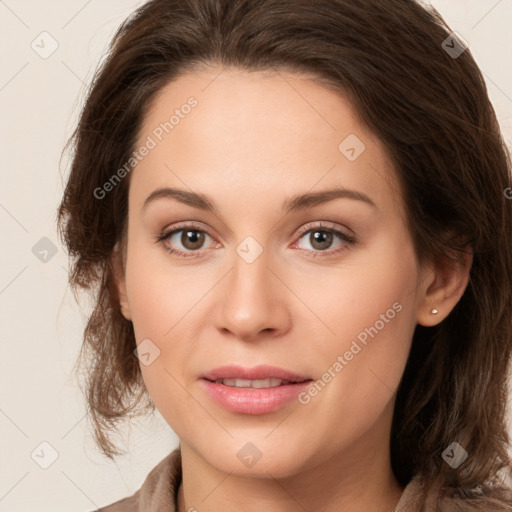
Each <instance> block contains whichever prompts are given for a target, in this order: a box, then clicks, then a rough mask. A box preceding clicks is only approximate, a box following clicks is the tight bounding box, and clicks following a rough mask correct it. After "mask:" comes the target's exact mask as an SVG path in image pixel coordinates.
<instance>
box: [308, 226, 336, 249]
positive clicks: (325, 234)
mask: <svg viewBox="0 0 512 512" xmlns="http://www.w3.org/2000/svg"><path fill="white" fill-rule="evenodd" d="M332 240H333V236H332V233H331V232H329V231H322V230H319V229H316V230H314V231H311V232H310V234H309V242H310V244H311V247H313V249H316V250H318V251H324V250H325V249H329V247H330V246H331V244H332Z"/></svg>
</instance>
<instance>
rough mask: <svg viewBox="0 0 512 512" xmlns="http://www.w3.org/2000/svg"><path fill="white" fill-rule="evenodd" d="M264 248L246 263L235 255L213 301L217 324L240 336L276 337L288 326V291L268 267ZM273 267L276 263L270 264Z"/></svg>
mask: <svg viewBox="0 0 512 512" xmlns="http://www.w3.org/2000/svg"><path fill="white" fill-rule="evenodd" d="M269 263H270V262H269V258H267V253H266V252H265V251H264V252H263V253H262V254H261V255H260V256H259V257H258V258H257V259H256V260H255V261H253V262H252V263H247V262H246V261H244V259H243V258H241V257H239V256H238V255H235V258H234V263H233V268H232V270H231V272H229V273H228V275H227V276H226V278H225V279H224V280H223V281H224V285H223V287H221V288H220V290H219V291H220V300H219V301H218V305H217V317H216V318H217V328H218V329H220V330H221V331H224V334H225V333H227V332H229V333H231V334H232V335H233V336H236V337H237V338H240V339H243V340H247V341H249V340H251V341H255V340H257V339H263V338H269V337H276V336H278V335H280V334H283V333H284V332H286V331H287V330H288V329H290V324H291V315H290V308H289V307H288V306H289V305H288V301H289V300H290V295H292V294H291V293H290V291H289V290H288V289H287V288H286V286H285V285H284V284H283V281H284V282H285V281H286V279H285V276H283V275H279V274H280V272H279V271H278V270H277V271H276V270H274V269H272V268H270V266H269ZM273 266H274V267H276V265H273Z"/></svg>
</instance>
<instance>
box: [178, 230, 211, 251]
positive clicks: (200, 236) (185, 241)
mask: <svg viewBox="0 0 512 512" xmlns="http://www.w3.org/2000/svg"><path fill="white" fill-rule="evenodd" d="M181 231H182V235H181V238H180V242H181V244H182V245H183V247H185V249H188V250H191V251H193V250H194V249H200V248H201V247H202V245H203V243H204V240H205V236H204V233H203V232H202V231H198V230H197V229H194V230H185V229H182V230H181ZM178 233H179V231H178Z"/></svg>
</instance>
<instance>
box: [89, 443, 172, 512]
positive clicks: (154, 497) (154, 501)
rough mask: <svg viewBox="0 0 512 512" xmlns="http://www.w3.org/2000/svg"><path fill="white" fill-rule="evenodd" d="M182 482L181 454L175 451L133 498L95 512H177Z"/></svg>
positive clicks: (147, 478) (130, 497)
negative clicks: (176, 506) (176, 504)
mask: <svg viewBox="0 0 512 512" xmlns="http://www.w3.org/2000/svg"><path fill="white" fill-rule="evenodd" d="M180 482H181V452H180V449H179V448H176V449H175V450H173V451H172V452H171V453H170V454H169V455H167V456H166V457H165V458H164V459H162V460H161V461H160V462H159V463H158V464H157V465H156V466H155V467H154V468H153V469H152V470H151V471H150V473H149V474H148V475H147V477H146V479H145V480H144V482H143V484H142V485H141V487H140V489H138V490H137V492H135V493H134V494H133V495H132V496H129V497H127V498H123V499H121V500H119V501H116V502H115V503H111V504H110V505H107V506H105V507H102V508H99V509H96V510H94V512H147V511H148V510H151V511H152V512H160V511H162V512H164V511H165V512H175V499H176V493H177V490H178V487H179V485H180Z"/></svg>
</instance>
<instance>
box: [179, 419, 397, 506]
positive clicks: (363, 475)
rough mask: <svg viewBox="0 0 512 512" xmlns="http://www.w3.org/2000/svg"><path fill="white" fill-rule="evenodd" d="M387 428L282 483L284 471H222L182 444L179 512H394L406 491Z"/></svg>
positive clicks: (309, 465) (305, 466) (308, 464)
mask: <svg viewBox="0 0 512 512" xmlns="http://www.w3.org/2000/svg"><path fill="white" fill-rule="evenodd" d="M382 425H383V423H382V422H377V423H376V424H375V425H374V428H373V429H371V431H367V432H366V434H365V436H364V438H363V437H360V438H359V439H356V440H354V441H353V442H352V443H350V444H349V446H348V447H347V448H346V449H343V450H339V451H336V452H334V451H333V452H331V453H329V454H328V455H327V457H325V458H323V457H321V456H317V458H316V459H315V460H313V459H312V458H310V459H309V460H307V461H306V463H304V464H302V466H301V468H300V470H299V471H294V472H293V474H289V475H287V476H280V477H278V478H277V477H275V476H273V475H272V473H273V472H274V473H275V474H277V473H278V472H279V471H278V470H279V468H277V470H275V471H273V469H274V468H269V469H268V470H264V471H263V470H261V468H260V472H259V473H258V475H257V476H256V475H255V476H254V477H247V476H239V475H237V474H235V473H233V472H223V471H221V470H220V469H219V468H218V467H216V466H214V465H213V464H210V463H209V462H208V461H207V460H205V459H204V458H203V457H202V456H201V455H200V454H198V453H197V451H195V450H193V449H192V448H191V446H189V445H187V444H186V443H184V442H182V444H181V453H182V484H181V486H180V488H179V491H178V511H177V512H192V511H194V510H200V511H201V512H219V511H222V512H239V511H240V509H241V508H242V509H243V510H244V512H259V511H261V510H262V508H264V510H265V511H266V512H296V511H297V510H307V511H308V512H320V511H321V512H339V511H340V510H342V511H343V512H360V511H361V510H364V511H365V512H393V509H394V507H395V506H396V504H397V503H398V501H399V500H400V497H401V495H402V493H403V491H404V489H403V488H402V487H401V486H400V485H399V483H398V482H397V480H396V478H395V476H394V474H393V472H392V469H391V462H390V455H389V424H388V428H387V429H386V428H384V429H383V428H382ZM379 429H380V430H381V432H379ZM260 462H261V461H260ZM258 464H259V463H258ZM281 474H282V472H281Z"/></svg>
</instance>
